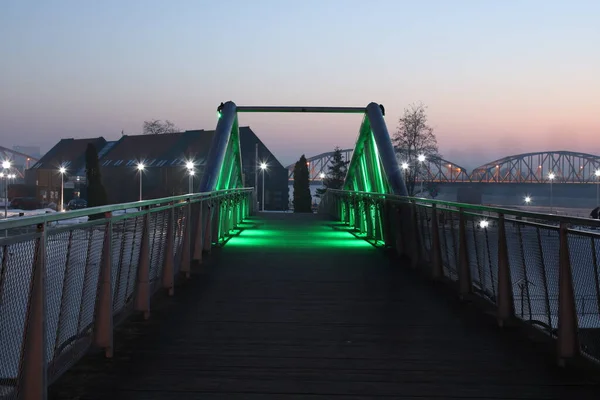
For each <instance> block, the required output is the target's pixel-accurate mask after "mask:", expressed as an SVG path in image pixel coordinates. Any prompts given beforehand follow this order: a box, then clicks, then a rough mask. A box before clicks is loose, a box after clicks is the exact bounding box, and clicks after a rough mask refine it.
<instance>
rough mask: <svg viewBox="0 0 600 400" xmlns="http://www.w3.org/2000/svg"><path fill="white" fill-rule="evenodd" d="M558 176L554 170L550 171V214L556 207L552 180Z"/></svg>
mask: <svg viewBox="0 0 600 400" xmlns="http://www.w3.org/2000/svg"><path fill="white" fill-rule="evenodd" d="M554 178H556V175H555V174H554V172H550V173H549V174H548V179H550V214H552V210H553V209H554V201H553V198H552V181H553V180H554Z"/></svg>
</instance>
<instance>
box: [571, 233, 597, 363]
mask: <svg viewBox="0 0 600 400" xmlns="http://www.w3.org/2000/svg"><path fill="white" fill-rule="evenodd" d="M599 237H600V236H598V235H594V234H589V233H588V234H586V233H582V232H577V231H574V230H570V231H569V233H568V243H569V255H570V261H571V271H572V277H573V289H574V297H575V307H576V311H577V320H578V324H579V341H580V345H581V350H582V351H584V352H585V353H587V354H589V355H590V356H592V357H594V358H597V359H600V312H599V310H600V303H599V301H600V298H599V296H598V293H599V286H600V284H599V279H598V278H599V277H598V273H599V271H598V258H597V253H596V247H597V246H596V244H597V241H598V240H599V239H598V238H599Z"/></svg>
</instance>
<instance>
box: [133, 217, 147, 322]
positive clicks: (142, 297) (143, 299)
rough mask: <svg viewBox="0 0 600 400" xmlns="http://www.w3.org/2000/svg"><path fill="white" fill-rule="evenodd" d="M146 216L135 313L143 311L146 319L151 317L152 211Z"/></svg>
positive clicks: (137, 280)
mask: <svg viewBox="0 0 600 400" xmlns="http://www.w3.org/2000/svg"><path fill="white" fill-rule="evenodd" d="M144 208H145V209H146V214H144V222H143V226H142V242H141V245H140V256H139V258H138V260H139V263H138V269H137V279H136V283H137V284H136V294H135V311H141V312H142V313H143V315H144V319H148V318H149V317H150V210H149V209H148V207H144Z"/></svg>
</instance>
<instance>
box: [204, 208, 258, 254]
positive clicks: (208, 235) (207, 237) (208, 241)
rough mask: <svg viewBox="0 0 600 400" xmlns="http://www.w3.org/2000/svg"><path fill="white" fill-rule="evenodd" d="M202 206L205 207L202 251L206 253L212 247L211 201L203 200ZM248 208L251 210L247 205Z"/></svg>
mask: <svg viewBox="0 0 600 400" xmlns="http://www.w3.org/2000/svg"><path fill="white" fill-rule="evenodd" d="M250 201H252V199H250ZM202 204H203V206H204V208H205V209H206V212H205V214H206V222H204V235H203V236H204V244H203V245H204V251H205V252H207V253H210V250H211V248H212V229H211V227H212V213H213V206H212V203H211V202H210V200H207V201H204V202H202ZM249 206H252V204H249ZM248 210H251V208H250V207H249V208H248Z"/></svg>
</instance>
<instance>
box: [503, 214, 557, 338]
mask: <svg viewBox="0 0 600 400" xmlns="http://www.w3.org/2000/svg"><path fill="white" fill-rule="evenodd" d="M541 229H543V228H540V227H539V226H536V225H528V224H524V223H521V222H517V221H514V220H511V221H507V222H506V244H507V247H508V260H509V266H510V272H511V282H512V290H513V297H514V306H515V314H516V316H517V317H518V318H520V319H522V320H525V321H530V322H531V323H533V324H534V325H535V326H537V327H539V328H541V329H543V330H545V331H547V332H551V330H552V324H553V317H552V307H551V304H550V298H551V296H552V295H553V294H555V293H556V292H554V291H553V290H554V289H552V287H551V285H550V281H549V279H548V277H549V276H552V275H553V272H551V271H548V270H547V268H546V267H547V266H546V264H545V262H544V256H543V251H542V247H541V242H540V235H541V234H542V231H541Z"/></svg>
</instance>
